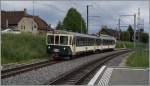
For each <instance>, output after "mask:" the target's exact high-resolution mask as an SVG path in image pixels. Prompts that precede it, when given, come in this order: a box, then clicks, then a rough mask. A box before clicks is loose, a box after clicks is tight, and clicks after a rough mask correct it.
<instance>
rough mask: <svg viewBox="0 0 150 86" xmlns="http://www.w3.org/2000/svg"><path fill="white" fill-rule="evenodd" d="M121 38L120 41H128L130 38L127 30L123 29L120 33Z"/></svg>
mask: <svg viewBox="0 0 150 86" xmlns="http://www.w3.org/2000/svg"><path fill="white" fill-rule="evenodd" d="M121 40H122V41H129V40H130V37H129V32H128V31H124V32H122V33H121Z"/></svg>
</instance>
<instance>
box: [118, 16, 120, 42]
mask: <svg viewBox="0 0 150 86" xmlns="http://www.w3.org/2000/svg"><path fill="white" fill-rule="evenodd" d="M118 32H119V40H120V18H119V19H118Z"/></svg>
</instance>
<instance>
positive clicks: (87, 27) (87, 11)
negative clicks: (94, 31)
mask: <svg viewBox="0 0 150 86" xmlns="http://www.w3.org/2000/svg"><path fill="white" fill-rule="evenodd" d="M86 8H87V34H88V29H89V27H88V26H89V5H87V6H86Z"/></svg>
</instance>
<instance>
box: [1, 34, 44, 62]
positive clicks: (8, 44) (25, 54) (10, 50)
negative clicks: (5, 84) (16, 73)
mask: <svg viewBox="0 0 150 86" xmlns="http://www.w3.org/2000/svg"><path fill="white" fill-rule="evenodd" d="M1 47H2V48H1V51H2V52H1V57H2V58H1V60H2V64H5V63H12V62H21V61H28V60H31V59H39V58H45V57H47V53H46V41H45V35H38V34H31V33H22V34H10V33H9V34H8V33H7V34H2V45H1Z"/></svg>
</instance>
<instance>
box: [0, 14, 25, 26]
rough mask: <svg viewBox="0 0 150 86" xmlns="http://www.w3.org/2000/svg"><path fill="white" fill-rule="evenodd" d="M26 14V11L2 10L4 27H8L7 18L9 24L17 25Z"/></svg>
mask: <svg viewBox="0 0 150 86" xmlns="http://www.w3.org/2000/svg"><path fill="white" fill-rule="evenodd" d="M25 15H27V14H26V12H25V11H1V21H2V22H1V24H2V27H6V21H7V20H8V24H9V25H17V24H18V22H19V21H20V20H21V18H22V17H23V16H25Z"/></svg>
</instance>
